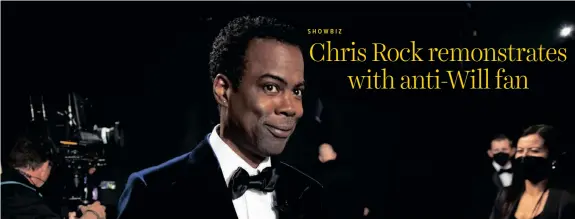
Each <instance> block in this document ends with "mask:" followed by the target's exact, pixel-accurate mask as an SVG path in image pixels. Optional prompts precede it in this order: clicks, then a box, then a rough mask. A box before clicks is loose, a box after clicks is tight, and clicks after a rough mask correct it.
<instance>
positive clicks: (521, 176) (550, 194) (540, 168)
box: [491, 125, 575, 219]
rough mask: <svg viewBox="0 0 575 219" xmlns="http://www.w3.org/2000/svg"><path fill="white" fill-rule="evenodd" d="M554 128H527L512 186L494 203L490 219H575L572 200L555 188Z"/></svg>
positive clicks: (516, 163)
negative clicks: (553, 173)
mask: <svg viewBox="0 0 575 219" xmlns="http://www.w3.org/2000/svg"><path fill="white" fill-rule="evenodd" d="M555 143H556V137H555V133H554V130H553V127H551V126H548V125H535V126H531V127H529V128H527V129H526V130H525V131H524V132H523V134H522V135H521V137H520V138H519V140H518V142H517V152H516V154H515V163H514V165H513V167H514V169H515V174H514V179H513V184H512V185H511V186H510V187H508V188H506V189H504V190H502V191H501V192H500V193H499V195H498V196H497V199H496V201H495V205H494V207H493V212H492V214H491V219H573V218H575V215H574V214H573V213H574V210H575V208H574V203H575V202H574V201H573V196H572V195H570V194H569V193H568V192H567V191H565V190H562V189H558V188H555V187H554V181H553V179H552V177H550V176H551V172H552V169H553V164H554V161H555V158H556V154H557V152H558V151H557V148H555V146H556V145H555Z"/></svg>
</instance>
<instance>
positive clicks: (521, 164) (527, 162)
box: [513, 156, 551, 183]
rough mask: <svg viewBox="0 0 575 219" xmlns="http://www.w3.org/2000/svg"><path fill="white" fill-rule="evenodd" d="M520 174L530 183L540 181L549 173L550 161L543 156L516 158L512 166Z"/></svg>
mask: <svg viewBox="0 0 575 219" xmlns="http://www.w3.org/2000/svg"><path fill="white" fill-rule="evenodd" d="M513 167H514V169H516V170H518V171H519V172H520V174H521V175H522V176H523V177H524V178H525V179H526V180H529V181H531V182H532V183H538V182H541V181H543V180H545V179H547V178H548V177H549V174H550V173H551V162H550V161H549V159H547V158H544V157H533V156H525V157H519V158H517V159H516V164H515V166H513Z"/></svg>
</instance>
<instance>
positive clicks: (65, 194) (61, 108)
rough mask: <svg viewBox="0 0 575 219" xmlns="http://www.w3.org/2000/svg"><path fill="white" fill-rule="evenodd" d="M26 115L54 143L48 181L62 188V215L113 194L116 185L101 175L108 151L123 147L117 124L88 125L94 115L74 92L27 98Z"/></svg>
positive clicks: (105, 164) (105, 165)
mask: <svg viewBox="0 0 575 219" xmlns="http://www.w3.org/2000/svg"><path fill="white" fill-rule="evenodd" d="M30 112H31V120H32V122H33V123H34V124H42V125H40V126H41V127H42V132H43V134H45V135H48V136H49V137H50V138H51V139H52V140H53V141H54V143H55V144H54V148H53V150H52V152H53V153H52V154H53V157H54V158H53V163H54V166H56V167H57V168H56V169H57V172H58V173H56V174H53V175H55V176H54V177H51V178H56V179H53V180H55V181H58V183H57V185H58V186H59V187H60V186H62V187H63V188H59V190H60V191H62V192H61V196H62V201H63V203H62V204H63V206H64V207H63V209H62V213H63V214H64V213H65V212H70V211H75V210H76V207H77V206H78V205H87V204H90V203H92V202H94V201H96V200H101V199H102V198H105V197H103V196H106V194H115V193H116V192H115V191H113V190H115V189H116V182H115V181H113V180H112V181H106V180H105V179H104V178H103V177H102V174H101V172H106V169H107V168H106V167H107V166H108V158H109V155H110V152H111V151H115V150H116V149H118V148H121V147H123V146H124V134H123V129H122V127H121V123H120V122H119V121H114V120H112V121H114V122H111V124H101V123H97V122H96V123H88V120H87V115H88V114H90V115H96V114H98V113H97V111H96V112H94V111H91V105H90V103H89V102H88V99H85V98H82V97H81V96H80V95H79V94H77V93H69V94H67V95H66V96H63V95H59V96H57V95H55V96H54V97H52V98H51V99H48V98H45V97H44V96H30ZM88 112H90V113H88ZM106 116H109V115H104V117H106ZM107 120H110V119H109V118H107ZM64 209H66V210H64Z"/></svg>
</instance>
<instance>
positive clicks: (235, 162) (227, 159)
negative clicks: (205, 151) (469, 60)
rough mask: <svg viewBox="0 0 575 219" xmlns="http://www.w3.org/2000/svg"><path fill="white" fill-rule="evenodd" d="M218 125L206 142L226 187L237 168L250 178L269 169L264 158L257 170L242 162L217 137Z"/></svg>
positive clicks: (269, 164) (268, 159) (267, 160)
mask: <svg viewBox="0 0 575 219" xmlns="http://www.w3.org/2000/svg"><path fill="white" fill-rule="evenodd" d="M219 127H220V125H216V126H215V127H214V129H213V130H212V133H211V134H210V136H209V137H208V142H209V143H210V146H211V147H212V150H213V151H214V154H215V155H216V158H217V159H218V162H219V164H220V168H221V169H222V174H223V176H224V179H225V180H226V185H227V184H228V183H229V181H230V178H231V176H232V174H233V173H234V171H236V169H238V167H241V168H243V169H244V170H246V171H247V172H248V174H249V175H250V176H253V175H256V174H258V173H259V172H261V171H262V170H263V169H265V168H266V167H271V166H272V165H271V160H270V158H269V157H268V158H266V159H265V160H264V161H263V162H262V163H260V165H258V167H257V168H253V167H251V166H250V165H249V164H248V163H247V162H246V161H245V160H243V159H242V158H241V157H240V156H239V155H237V154H236V152H234V151H233V150H232V149H231V148H230V147H229V146H228V145H227V144H226V143H225V142H224V140H222V138H221V137H220V135H219V132H218V130H219Z"/></svg>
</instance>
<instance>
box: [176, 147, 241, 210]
mask: <svg viewBox="0 0 575 219" xmlns="http://www.w3.org/2000/svg"><path fill="white" fill-rule="evenodd" d="M182 176H183V177H181V180H179V181H178V182H176V184H177V185H174V186H176V188H177V189H175V190H174V191H177V193H180V194H176V195H177V196H184V197H185V198H184V199H182V200H186V198H187V199H188V200H191V201H190V202H187V203H189V204H191V205H193V206H187V204H185V206H181V207H182V209H183V210H184V211H186V209H188V210H189V213H190V214H191V215H192V216H190V217H189V218H218V219H219V218H222V219H224V218H225V219H234V218H237V214H236V212H235V208H234V206H233V203H232V199H231V191H230V190H229V189H228V187H227V185H226V183H225V179H224V177H223V175H222V171H221V169H220V165H219V163H218V160H217V158H216V157H215V155H214V152H213V150H212V148H211V146H210V144H209V143H208V141H207V138H206V139H204V140H203V141H202V142H201V143H200V144H199V145H198V146H197V147H196V148H195V149H194V150H193V151H192V152H191V153H190V155H189V157H188V160H187V163H186V165H185V168H184V171H183V173H182ZM177 196H176V197H177ZM184 202H185V201H184ZM192 209H193V210H192Z"/></svg>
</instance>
